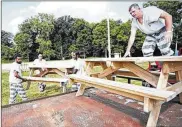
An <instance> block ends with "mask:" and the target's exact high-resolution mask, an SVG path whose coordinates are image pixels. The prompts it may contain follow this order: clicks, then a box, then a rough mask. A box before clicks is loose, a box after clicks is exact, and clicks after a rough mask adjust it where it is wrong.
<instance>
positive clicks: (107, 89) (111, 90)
mask: <svg viewBox="0 0 182 127" xmlns="http://www.w3.org/2000/svg"><path fill="white" fill-rule="evenodd" d="M74 82H81V83H82V84H85V85H87V86H93V84H92V83H85V82H82V81H80V80H74ZM94 87H95V88H98V89H102V90H105V91H108V92H111V93H115V94H118V95H121V96H124V97H129V98H132V99H135V100H138V101H141V102H143V101H144V97H142V96H138V95H134V94H130V93H127V92H123V91H118V90H115V89H110V88H108V87H103V86H99V85H97V86H94Z"/></svg>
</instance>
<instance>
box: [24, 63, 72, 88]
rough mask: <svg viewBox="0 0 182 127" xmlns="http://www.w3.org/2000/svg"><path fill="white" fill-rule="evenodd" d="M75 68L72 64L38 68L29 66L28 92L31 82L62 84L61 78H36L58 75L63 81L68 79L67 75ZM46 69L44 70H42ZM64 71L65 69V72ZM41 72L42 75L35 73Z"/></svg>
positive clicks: (49, 65)
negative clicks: (35, 73)
mask: <svg viewBox="0 0 182 127" xmlns="http://www.w3.org/2000/svg"><path fill="white" fill-rule="evenodd" d="M73 67H74V66H73V65H72V64H71V63H66V64H65V63H62V64H54V65H53V64H47V65H44V66H40V65H39V66H37V65H29V70H30V73H29V77H28V78H27V77H26V79H27V88H26V90H28V89H29V88H30V84H31V81H42V82H54V83H61V78H57V79H56V78H54V79H53V78H47V77H46V78H38V79H37V78H36V77H44V76H45V75H48V74H58V75H60V76H61V77H62V80H65V79H67V76H66V75H67V74H68V71H69V70H70V69H72V68H73ZM42 69H44V70H42ZM62 69H65V71H63V70H62ZM35 70H39V71H40V74H37V75H34V71H35ZM64 87H66V86H64Z"/></svg>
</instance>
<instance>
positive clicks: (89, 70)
mask: <svg viewBox="0 0 182 127" xmlns="http://www.w3.org/2000/svg"><path fill="white" fill-rule="evenodd" d="M93 67H94V63H93V62H86V69H85V71H86V74H87V75H90V74H91V73H92V70H93Z"/></svg>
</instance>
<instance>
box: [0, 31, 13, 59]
mask: <svg viewBox="0 0 182 127" xmlns="http://www.w3.org/2000/svg"><path fill="white" fill-rule="evenodd" d="M1 35H2V37H1V57H2V59H4V60H12V59H13V56H14V54H15V48H14V43H13V34H12V33H9V32H6V31H4V30H1Z"/></svg>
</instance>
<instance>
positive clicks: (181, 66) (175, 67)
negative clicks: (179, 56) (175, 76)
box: [162, 61, 182, 73]
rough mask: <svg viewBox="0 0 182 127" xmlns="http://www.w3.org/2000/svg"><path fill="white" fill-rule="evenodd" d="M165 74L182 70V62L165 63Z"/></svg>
mask: <svg viewBox="0 0 182 127" xmlns="http://www.w3.org/2000/svg"><path fill="white" fill-rule="evenodd" d="M162 70H163V72H164V73H170V72H175V71H180V70H182V61H175V62H174V61H173V62H164V63H163V68H162Z"/></svg>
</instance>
